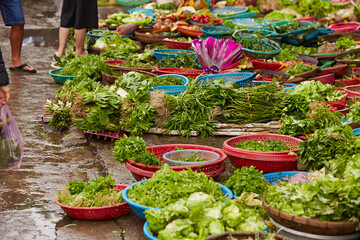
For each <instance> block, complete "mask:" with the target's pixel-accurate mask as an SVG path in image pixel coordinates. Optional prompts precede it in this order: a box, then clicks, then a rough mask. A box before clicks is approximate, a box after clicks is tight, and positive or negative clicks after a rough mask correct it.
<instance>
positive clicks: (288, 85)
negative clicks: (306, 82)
mask: <svg viewBox="0 0 360 240" xmlns="http://www.w3.org/2000/svg"><path fill="white" fill-rule="evenodd" d="M252 82H253V83H255V84H256V86H257V85H259V84H268V83H269V81H252ZM282 86H284V88H283V90H284V91H285V92H287V91H290V90H294V89H295V88H296V84H295V83H283V84H282Z"/></svg>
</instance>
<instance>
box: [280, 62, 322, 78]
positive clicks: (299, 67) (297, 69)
mask: <svg viewBox="0 0 360 240" xmlns="http://www.w3.org/2000/svg"><path fill="white" fill-rule="evenodd" d="M314 68H316V66H315V65H311V64H309V65H307V64H301V63H297V64H296V65H295V66H292V67H291V68H290V69H289V70H288V71H285V72H286V73H287V74H289V75H290V76H294V75H296V74H300V73H303V72H306V71H309V70H312V69H314Z"/></svg>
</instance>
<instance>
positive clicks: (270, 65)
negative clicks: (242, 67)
mask: <svg viewBox="0 0 360 240" xmlns="http://www.w3.org/2000/svg"><path fill="white" fill-rule="evenodd" d="M251 64H252V65H253V66H254V68H256V69H265V70H270V71H275V72H277V71H280V70H282V69H284V68H285V66H284V65H282V64H281V63H280V62H265V61H264V60H263V59H253V60H251Z"/></svg>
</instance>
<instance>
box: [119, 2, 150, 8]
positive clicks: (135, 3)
mask: <svg viewBox="0 0 360 240" xmlns="http://www.w3.org/2000/svg"><path fill="white" fill-rule="evenodd" d="M115 2H116V3H117V4H119V5H123V6H127V7H131V6H136V5H141V4H145V3H148V2H150V0H131V1H130V0H115Z"/></svg>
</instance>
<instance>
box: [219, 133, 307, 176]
mask: <svg viewBox="0 0 360 240" xmlns="http://www.w3.org/2000/svg"><path fill="white" fill-rule="evenodd" d="M267 138H271V139H272V140H280V141H282V142H283V143H285V144H286V145H288V146H298V145H299V143H300V142H301V139H298V138H294V137H289V136H285V135H278V134H252V135H245V136H238V137H233V138H230V139H228V140H226V141H225V142H224V144H223V150H224V152H225V153H226V154H228V156H229V158H230V160H231V162H232V164H233V165H234V166H235V167H237V168H241V167H244V166H254V167H256V168H257V169H259V170H262V171H263V172H264V173H271V172H281V171H293V170H296V168H297V156H296V155H295V154H289V152H290V151H283V152H256V151H248V150H243V149H239V148H236V145H235V144H236V143H238V142H242V141H246V140H255V141H265V140H266V139H267ZM298 150H299V149H294V150H292V152H294V153H296V152H297V151H298Z"/></svg>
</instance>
